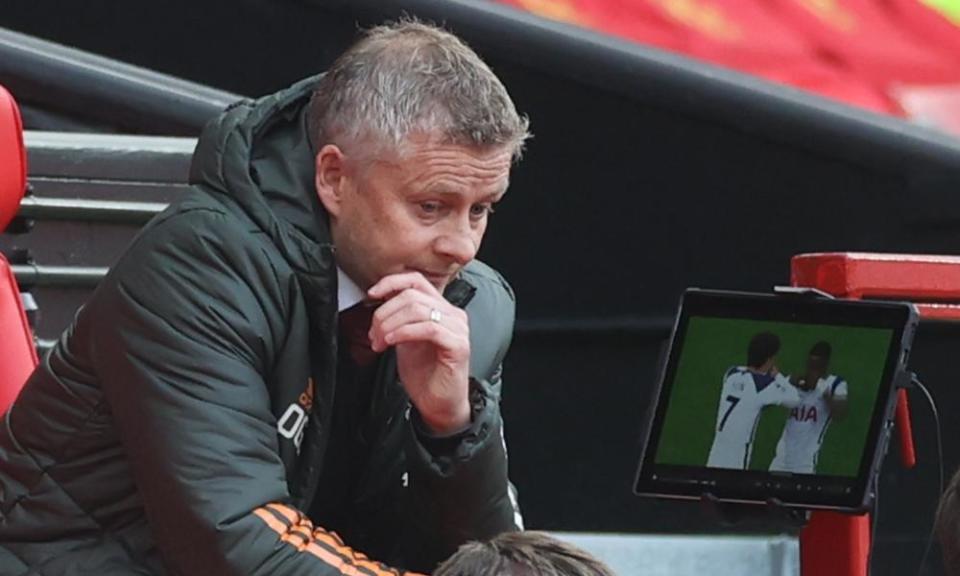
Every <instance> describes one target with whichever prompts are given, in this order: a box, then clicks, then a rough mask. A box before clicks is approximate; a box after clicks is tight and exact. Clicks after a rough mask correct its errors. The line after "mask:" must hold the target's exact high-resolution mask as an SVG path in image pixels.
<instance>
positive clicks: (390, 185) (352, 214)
mask: <svg viewBox="0 0 960 576" xmlns="http://www.w3.org/2000/svg"><path fill="white" fill-rule="evenodd" d="M511 160H512V156H511V150H510V149H509V148H506V147H505V148H499V149H494V150H483V151H478V150H475V149H472V148H466V147H462V146H457V145H451V144H439V143H437V142H436V141H435V140H431V139H428V138H425V137H420V138H412V139H411V140H410V141H409V145H408V147H407V150H406V154H405V155H404V156H403V157H402V158H401V157H395V156H393V155H389V156H388V157H381V158H373V159H368V160H365V161H358V160H355V159H352V158H351V157H350V156H349V155H344V153H343V152H342V151H340V150H339V149H338V148H337V147H336V146H332V145H328V146H325V147H324V148H323V149H321V151H320V152H319V154H318V155H317V178H316V183H317V192H318V194H319V195H320V199H321V201H322V202H323V204H324V206H325V207H326V208H327V211H328V212H329V214H330V222H331V230H332V234H333V240H334V244H335V245H336V248H337V264H338V265H339V266H340V267H341V268H342V269H343V270H344V272H346V273H347V275H348V276H350V277H351V278H352V279H353V280H354V281H355V282H357V283H358V284H359V285H360V287H361V288H362V289H367V288H369V287H370V286H371V285H373V284H375V283H376V282H377V281H379V280H380V279H381V278H383V277H384V276H387V275H389V274H396V273H400V272H409V271H417V272H420V273H422V274H423V275H424V276H425V277H426V278H427V280H428V281H429V282H430V283H431V284H433V285H434V286H436V287H437V288H438V289H440V290H443V288H444V287H445V286H446V285H447V284H448V283H449V282H450V281H451V280H452V279H453V277H454V276H455V275H456V273H457V272H458V271H459V270H460V269H461V268H462V267H463V266H465V265H466V264H467V263H468V262H470V261H471V260H473V258H474V256H476V253H477V250H478V249H479V248H480V242H481V241H482V240H483V234H484V232H485V231H486V229H487V219H488V217H489V214H490V211H491V207H492V206H493V204H495V203H496V202H498V201H499V200H500V199H501V198H502V197H503V195H504V193H505V192H506V189H507V184H508V180H509V175H510V164H511Z"/></svg>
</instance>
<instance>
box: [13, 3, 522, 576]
mask: <svg viewBox="0 0 960 576" xmlns="http://www.w3.org/2000/svg"><path fill="white" fill-rule="evenodd" d="M526 138H527V122H526V120H525V119H524V118H522V117H521V116H520V115H518V114H517V112H516V109H515V108H514V105H513V103H512V102H511V101H510V98H509V96H508V95H507V92H506V90H505V89H504V87H503V86H502V85H501V83H500V82H499V81H498V80H497V78H496V77H495V76H494V74H493V73H492V72H491V71H490V69H489V68H488V67H487V66H486V65H485V64H484V63H483V62H482V61H481V60H480V59H479V58H478V57H477V55H476V54H474V53H473V52H472V51H471V50H470V49H469V48H467V47H466V46H465V45H464V44H463V43H462V42H460V41H459V40H458V39H457V38H456V37H454V36H453V35H451V34H449V33H446V32H444V31H441V30H439V29H437V28H434V27H431V26H427V25H424V24H420V23H417V22H409V21H407V22H401V23H397V24H392V25H388V26H383V27H379V28H375V29H373V30H370V31H369V32H367V33H366V35H365V36H364V37H363V38H362V39H361V40H360V41H359V42H358V43H357V44H355V45H354V46H353V47H351V48H350V49H349V50H348V51H347V52H346V53H344V54H343V55H342V56H341V57H340V58H339V59H338V60H337V61H336V62H335V63H334V64H333V66H332V67H331V69H330V70H328V72H327V73H326V74H325V75H321V76H318V77H314V78H308V79H306V80H304V81H302V82H300V83H298V84H296V85H294V86H292V87H291V88H289V89H286V90H284V91H281V92H278V93H276V94H273V95H270V96H267V97H264V98H261V99H259V100H257V101H254V102H241V103H238V104H237V105H235V106H233V107H231V108H230V109H228V110H227V111H226V112H225V113H224V114H223V115H221V116H220V117H219V118H217V119H215V120H213V121H212V122H211V123H210V124H209V125H208V126H207V127H206V129H205V130H204V133H203V134H202V135H201V137H200V140H199V142H198V145H197V149H196V152H195V155H194V159H193V164H192V167H191V173H190V181H191V184H192V186H191V189H190V191H189V192H188V193H187V194H186V195H185V196H184V198H182V199H181V200H180V201H179V202H177V203H175V204H173V205H172V206H171V207H170V208H169V209H167V210H166V211H165V212H164V213H163V214H161V215H160V216H158V217H157V218H156V219H154V220H153V221H152V222H151V223H150V224H149V225H148V226H147V227H146V228H145V229H144V231H143V232H142V233H141V234H140V235H139V236H138V237H137V239H136V240H135V241H134V242H133V244H132V245H131V246H130V247H129V249H128V251H127V252H126V253H125V254H124V256H123V257H121V259H120V261H119V262H118V263H117V264H116V265H115V266H114V267H113V269H112V270H111V272H110V274H109V276H108V277H107V278H106V279H105V280H104V281H103V282H102V283H101V285H100V286H99V287H98V289H97V291H96V292H95V293H94V295H93V297H92V299H91V300H90V301H89V302H88V303H87V304H86V305H85V306H84V308H83V309H82V310H81V312H80V313H79V314H78V316H77V318H76V320H75V322H74V324H73V326H71V328H69V329H68V330H67V331H66V333H65V334H64V336H63V337H62V338H61V339H60V341H59V342H58V344H57V346H56V347H55V348H54V349H53V350H52V352H51V353H50V355H49V356H48V357H47V359H46V361H45V362H44V363H43V364H42V365H41V366H40V367H39V368H38V369H37V370H36V372H35V373H34V374H33V376H32V377H31V378H30V380H29V382H28V383H27V385H26V387H25V388H24V390H23V392H22V393H21V395H20V396H19V398H18V399H17V401H16V402H15V403H14V405H13V406H12V408H11V409H10V411H9V412H8V413H7V414H6V418H5V419H4V420H3V423H2V426H0V513H2V514H0V575H3V576H7V575H14V574H17V575H19V574H44V575H46V576H55V575H74V574H75V575H86V574H89V575H97V576H104V575H109V574H171V575H172V574H218V575H219V574H237V575H240V574H243V575H260V574H263V575H267V574H270V575H277V576H279V575H294V574H296V575H300V574H303V575H306V574H310V575H312V576H324V575H364V576H380V575H384V574H401V573H404V570H423V571H427V570H432V569H433V568H434V567H435V566H436V565H437V564H438V563H439V562H440V561H441V560H442V559H443V558H445V557H446V556H449V555H450V554H451V553H453V552H454V551H455V550H456V549H457V547H458V546H459V545H461V544H462V543H464V542H466V541H469V540H484V539H489V538H491V537H493V536H495V535H496V534H498V533H502V532H508V531H513V530H518V529H520V528H522V526H521V519H520V515H519V511H518V509H517V506H516V498H515V494H514V492H513V488H512V486H511V485H510V483H509V481H508V478H507V460H506V446H505V442H504V440H503V432H502V430H503V429H502V422H501V417H500V412H499V399H500V387H501V379H500V373H501V370H500V366H501V364H502V362H503V359H504V356H505V354H506V352H507V348H508V346H509V343H510V337H511V332H512V328H513V318H514V298H513V293H512V291H511V290H510V288H509V286H508V284H507V283H506V281H505V280H504V279H503V278H502V277H501V276H500V275H499V274H497V273H496V272H495V271H494V270H492V269H491V268H489V267H487V266H485V265H484V264H482V263H480V262H478V261H476V260H474V257H475V255H476V252H477V249H478V248H479V246H480V242H481V240H482V239H483V235H484V232H485V230H486V226H487V221H488V218H489V215H490V213H491V212H492V209H493V206H494V205H495V204H496V203H497V202H498V201H500V199H501V198H502V197H503V195H504V194H505V192H506V189H507V184H508V179H509V172H510V167H511V165H512V163H513V161H514V160H515V159H517V158H518V156H519V154H520V151H521V148H522V146H523V142H524V140H525V139H526ZM358 550H362V551H363V552H364V553H365V554H369V556H367V555H365V554H364V553H361V552H359V551H358ZM371 558H375V559H376V560H373V559H371ZM388 565H392V566H397V568H391V567H388Z"/></svg>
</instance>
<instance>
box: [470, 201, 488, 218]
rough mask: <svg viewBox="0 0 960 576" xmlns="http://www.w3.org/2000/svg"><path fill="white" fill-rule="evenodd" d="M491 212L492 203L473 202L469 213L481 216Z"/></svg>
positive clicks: (476, 216)
mask: <svg viewBox="0 0 960 576" xmlns="http://www.w3.org/2000/svg"><path fill="white" fill-rule="evenodd" d="M489 214H493V204H474V205H473V206H471V207H470V215H471V216H473V217H474V218H482V217H484V216H487V215H489Z"/></svg>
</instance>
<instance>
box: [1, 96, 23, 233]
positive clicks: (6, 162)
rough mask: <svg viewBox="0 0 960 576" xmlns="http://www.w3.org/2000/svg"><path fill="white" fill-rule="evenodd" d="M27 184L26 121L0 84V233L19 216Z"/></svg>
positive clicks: (11, 97)
mask: <svg viewBox="0 0 960 576" xmlns="http://www.w3.org/2000/svg"><path fill="white" fill-rule="evenodd" d="M26 184H27V155H26V152H25V151H24V149H23V124H22V123H21V122H20V109H19V108H17V103H16V102H15V101H14V99H13V96H11V95H10V93H9V92H7V91H6V89H4V87H3V86H0V232H2V231H3V230H4V228H6V227H7V224H9V223H10V221H11V220H13V217H14V216H16V215H17V209H18V208H19V207H20V200H22V199H23V191H24V189H25V188H26Z"/></svg>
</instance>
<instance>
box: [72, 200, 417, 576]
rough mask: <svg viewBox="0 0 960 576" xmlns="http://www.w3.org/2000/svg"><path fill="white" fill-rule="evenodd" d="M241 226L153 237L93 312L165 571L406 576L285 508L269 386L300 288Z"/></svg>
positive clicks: (208, 217)
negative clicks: (292, 288) (294, 288)
mask: <svg viewBox="0 0 960 576" xmlns="http://www.w3.org/2000/svg"><path fill="white" fill-rule="evenodd" d="M229 218H230V217H229V216H224V215H221V214H218V213H215V212H206V211H203V212H200V211H195V212H188V213H186V214H181V215H177V216H174V217H172V218H171V219H169V220H167V221H165V222H162V223H160V224H157V225H154V226H152V227H151V228H150V229H148V230H146V231H145V232H144V233H143V234H142V235H141V236H140V237H139V238H138V240H136V241H135V244H134V245H133V246H132V248H131V249H130V250H129V251H128V253H127V254H126V255H125V256H124V258H123V259H122V260H121V262H120V263H118V265H117V266H116V267H115V269H114V271H113V272H112V273H111V275H110V276H108V278H106V279H105V280H104V282H103V283H102V284H101V286H100V288H99V289H98V291H97V293H96V294H95V295H94V297H93V299H92V300H91V303H90V305H89V308H88V309H87V310H85V311H84V314H85V316H87V317H88V318H90V319H91V320H92V322H93V323H94V324H95V327H94V328H93V329H92V332H91V334H92V338H90V339H89V341H90V346H91V347H92V354H91V356H92V358H93V361H94V368H95V370H96V371H97V373H98V375H99V377H100V379H101V385H102V387H103V390H104V394H105V396H106V398H107V403H108V405H109V410H110V411H111V413H112V415H113V417H114V420H115V422H116V427H117V433H118V434H119V436H120V438H121V439H122V442H123V447H124V451H125V456H126V457H127V459H128V460H129V463H130V467H131V471H132V474H133V476H134V479H135V481H136V483H137V488H138V491H139V494H140V497H141V498H142V500H143V505H144V508H145V510H146V515H147V519H148V521H149V524H150V527H151V530H152V533H153V535H154V538H155V541H156V546H157V547H158V549H159V551H160V555H161V557H162V559H163V562H164V564H165V565H166V566H167V568H168V570H169V572H170V573H171V574H225V575H234V574H236V575H244V576H256V575H268V574H269V575H272V576H287V575H291V576H292V575H310V576H335V575H336V576H339V575H358V576H360V575H362V576H384V575H388V574H393V575H397V574H401V573H402V572H400V571H398V570H394V569H391V568H387V567H385V566H384V565H382V564H380V563H377V562H374V561H372V560H369V559H368V558H366V557H365V556H363V555H362V554H360V553H358V552H356V551H353V550H351V549H350V548H348V547H347V546H346V545H345V544H344V543H343V542H342V541H340V539H339V538H338V537H337V536H336V535H335V534H333V533H328V532H326V531H324V530H323V529H322V528H318V527H314V526H312V525H311V523H310V522H309V520H307V519H306V517H305V515H304V514H302V513H301V512H300V511H298V510H295V509H293V508H292V507H290V506H288V505H286V504H285V502H288V501H289V495H288V492H287V484H286V479H285V471H284V466H283V463H282V462H281V460H280V458H279V456H278V453H279V446H278V440H277V432H276V420H275V418H274V416H273V414H272V413H271V410H270V396H269V393H268V390H267V388H266V385H265V380H264V375H265V374H268V373H269V372H270V369H271V366H272V362H273V360H274V358H273V354H274V351H275V350H276V349H277V348H278V347H279V345H280V344H282V342H283V340H282V339H283V337H284V327H285V326H286V325H287V322H286V314H287V313H288V312H289V303H288V302H285V301H284V300H285V298H286V297H287V296H286V295H288V294H289V293H290V292H289V286H286V287H285V286H284V282H283V281H282V280H281V279H280V278H279V277H278V273H277V272H276V270H275V268H274V267H273V266H272V265H271V262H270V254H268V253H266V252H265V248H262V247H260V248H258V247H257V246H258V244H257V243H253V242H250V238H249V237H245V236H247V234H248V233H247V232H245V231H243V230H242V229H241V228H239V227H238V226H237V225H236V223H231V224H229V225H227V224H225V222H224V220H226V219H229ZM231 222H233V221H232V220H231Z"/></svg>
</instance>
